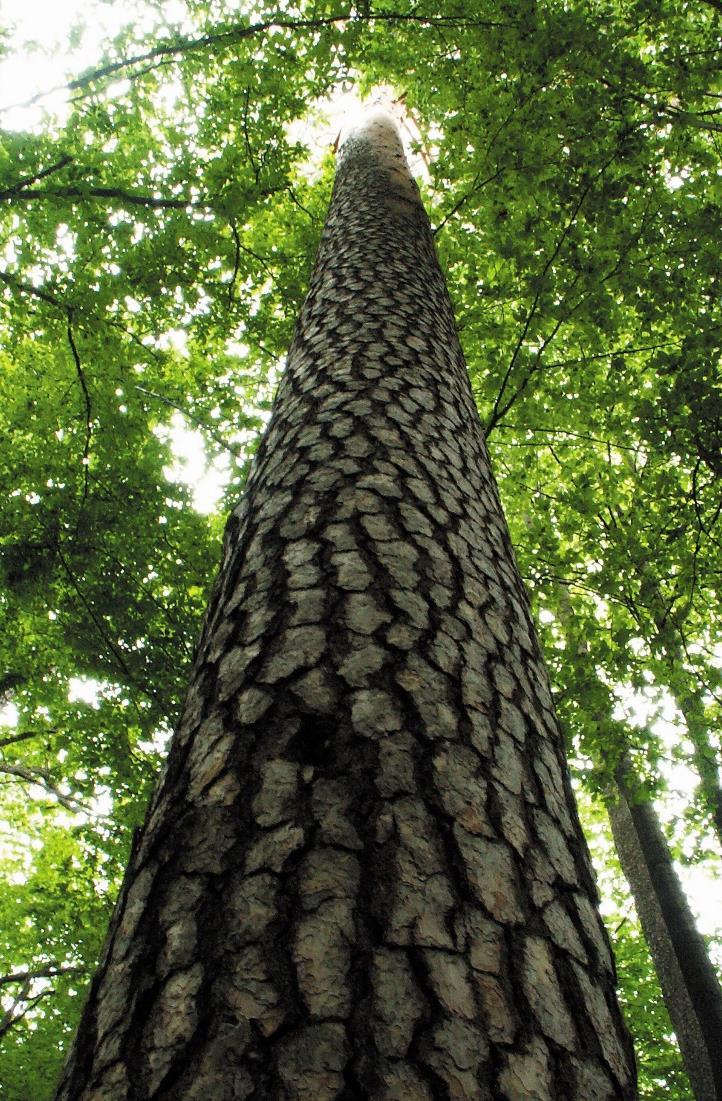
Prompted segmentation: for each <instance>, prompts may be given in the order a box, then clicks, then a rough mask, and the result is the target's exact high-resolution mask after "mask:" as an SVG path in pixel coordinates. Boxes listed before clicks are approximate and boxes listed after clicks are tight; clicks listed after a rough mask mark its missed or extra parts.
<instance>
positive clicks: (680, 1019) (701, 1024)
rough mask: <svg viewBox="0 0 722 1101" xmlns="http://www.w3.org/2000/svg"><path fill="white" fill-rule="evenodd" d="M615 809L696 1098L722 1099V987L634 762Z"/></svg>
mask: <svg viewBox="0 0 722 1101" xmlns="http://www.w3.org/2000/svg"><path fill="white" fill-rule="evenodd" d="M608 811H609V819H610V822H611V824H612V833H613V835H614V842H615V845H616V847H617V853H618V855H619V860H620V863H621V865H622V870H623V871H624V874H625V876H626V877H627V881H628V883H629V886H630V888H631V891H632V894H633V896H634V901H635V904H636V907H637V913H638V914H639V920H640V922H641V925H642V931H643V932H644V936H645V939H646V941H647V944H648V945H649V949H650V952H651V954H652V959H653V960H654V966H655V970H656V972H657V975H658V977H659V983H660V986H661V987H662V993H663V995H664V1000H665V1003H666V1006H667V1009H668V1011H669V1016H670V1018H671V1020H672V1026H673V1028H674V1031H675V1034H676V1036H677V1041H678V1043H679V1047H680V1051H681V1052H682V1058H683V1059H684V1066H685V1070H686V1071H687V1075H688V1077H689V1080H690V1085H691V1086H692V1090H693V1092H694V1096H695V1098H696V1099H697V1101H722V989H720V985H719V981H718V978H717V975H716V973H715V969H714V967H713V966H712V962H711V960H710V958H709V953H708V952H707V947H706V945H705V943H704V941H703V939H702V937H701V935H700V933H699V930H698V929H697V926H696V924H695V920H694V916H693V915H692V913H691V911H690V909H689V905H688V903H687V898H686V896H685V894H684V891H683V890H682V886H681V884H680V882H679V879H678V877H677V873H676V872H675V870H674V865H673V864H672V858H671V856H670V852H669V847H668V845H667V841H666V839H665V836H664V834H663V832H662V828H661V826H660V824H659V819H658V818H657V814H656V812H655V809H654V806H653V805H652V803H651V802H649V800H641V799H639V798H635V792H634V776H633V773H632V770H631V766H630V765H629V762H628V761H626V760H625V761H623V763H622V765H621V766H620V767H619V769H618V770H617V791H616V798H614V799H610V801H609V802H608Z"/></svg>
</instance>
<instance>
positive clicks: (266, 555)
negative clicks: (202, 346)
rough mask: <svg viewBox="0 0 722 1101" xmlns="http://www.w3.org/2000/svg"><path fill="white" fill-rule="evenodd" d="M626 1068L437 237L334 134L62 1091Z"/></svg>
mask: <svg viewBox="0 0 722 1101" xmlns="http://www.w3.org/2000/svg"><path fill="white" fill-rule="evenodd" d="M634 1073H635V1072H634V1060H633V1055H632V1052H631V1047H630V1043H629V1039H628V1036H627V1033H626V1031H625V1028H624V1026H623V1023H622V1020H621V1017H620V1014H619V1009H618V1007H617V1002H616V998H615V993H614V968H613V963H612V960H611V957H610V951H609V947H608V942H607V938H606V936H605V933H604V931H603V927H602V924H601V922H600V919H599V916H598V913H597V909H596V895H595V887H594V882H593V876H592V872H591V869H590V865H589V860H588V855H587V851H586V847H585V843H584V840H583V837H582V834H581V831H580V828H579V824H578V820H577V816H576V810H575V807H574V802H573V797H572V795H571V792H570V787H569V783H568V778H567V773H566V769H565V763H564V759H563V750H562V741H561V737H560V734H559V730H558V726H557V721H556V718H555V715H554V712H553V708H552V702H551V696H550V692H549V687H548V683H547V677H546V673H545V670H544V667H543V663H542V660H541V657H540V654H539V649H538V645H537V642H536V640H535V636H534V631H533V627H532V624H531V622H530V618H529V612H528V608H527V602H526V598H525V594H524V591H523V587H522V584H521V580H520V578H519V575H518V572H517V569H516V566H515V562H514V557H513V554H512V550H511V546H510V544H509V539H508V535H507V530H506V526H505V522H504V518H503V515H502V512H501V508H500V506H499V502H498V499H497V494H496V489H495V486H494V483H493V480H492V476H491V473H490V469H489V463H488V459H487V455H486V450H485V446H484V442H483V438H482V433H481V430H480V425H479V420H478V416H477V413H476V409H475V407H474V402H473V400H472V395H471V390H470V386H469V382H468V378H467V375H466V371H465V367H464V362H463V358H462V354H461V350H460V348H459V344H458V341H457V337H456V334H455V329H454V321H453V315H452V310H451V306H450V303H449V300H448V296H447V293H446V289H445V285H444V280H443V277H442V275H441V272H440V270H439V267H438V263H437V260H436V257H435V253H434V247H433V242H432V237H431V234H430V230H429V225H428V221H427V218H426V216H425V214H424V211H423V208H422V206H421V204H420V201H419V198H418V192H417V189H416V186H415V184H414V182H413V180H412V179H411V177H410V175H409V173H408V169H407V167H406V164H405V161H404V157H403V152H402V149H401V145H400V142H399V139H398V135H397V133H396V129H395V127H394V126H393V124H392V123H390V121H389V120H388V119H386V118H385V116H378V115H375V116H370V117H369V118H368V119H367V121H366V122H365V124H364V125H363V126H362V127H360V128H359V129H358V130H356V131H355V132H354V133H353V134H352V135H351V137H350V138H349V139H348V140H347V142H346V143H345V145H344V148H343V152H342V156H341V160H340V165H339V170H338V176H337V182H336V188H335V192H334V198H333V202H332V205H331V210H330V213H329V216H328V220H327V223H326V227H325V229H324V233H323V238H322V241H321V245H320V249H319V254H318V259H317V263H316V268H315V270H314V274H313V277H312V281H311V289H310V292H309V295H308V298H307V300H306V303H305V305H304V307H303V311H302V314H301V318H300V322H299V326H298V329H297V333H296V336H295V338H294V342H293V346H292V348H291V351H290V354H289V361H288V368H287V372H286V374H285V377H284V379H283V382H282V384H281V387H280V390H279V394H278V399H277V404H276V407H275V411H274V414H273V417H272V420H271V423H270V425H269V429H268V432H267V434H266V437H265V440H264V443H263V445H262V447H261V449H260V451H259V455H258V459H257V462H256V465H255V468H254V472H253V474H252V476H251V479H250V481H249V485H248V490H247V493H246V496H245V498H244V501H243V502H242V504H241V505H240V506H239V507H238V509H236V511H235V513H234V514H233V516H232V518H231V520H230V522H229V526H228V530H227V537H226V544H225V557H224V562H223V565H222V570H221V574H220V577H219V580H218V582H217V586H216V589H215V594H214V597H213V600H212V603H211V606H210V608H209V612H208V615H207V620H206V626H205V630H204V633H203V636H202V639H201V644H200V648H199V653H198V657H197V661H196V664H195V669H194V672H193V679H192V683H191V687H190V692H189V696H188V700H187V704H186V708H185V712H184V716H183V719H182V721H181V723H180V727H179V729H178V731H177V733H176V735H175V738H174V741H173V745H172V748H171V752H170V756H169V761H168V766H167V770H166V774H165V777H164V779H163V781H162V783H161V784H160V786H159V789H158V791H157V793H156V795H155V797H154V800H153V802H152V805H151V808H150V811H149V815H148V818H147V821H146V824H145V827H144V831H143V834H142V838H141V840H140V841H139V844H138V845H137V846H136V848H135V850H134V852H133V855H132V859H131V862H130V867H129V871H128V874H127V878H126V882H125V886H124V888H123V891H122V895H121V899H120V901H119V904H118V909H117V912H116V916H115V918H114V921H113V924H112V929H111V935H110V938H109V942H108V945H107V948H106V951H105V955H104V958H103V960H102V963H101V965H100V969H99V971H98V974H97V976H96V979H95V981H94V984H93V987H92V990H91V994H90V998H89V1001H88V1005H87V1008H86V1011H85V1015H84V1017H83V1021H82V1024H81V1028H80V1032H79V1035H78V1038H77V1041H76V1044H75V1048H74V1051H73V1053H72V1056H71V1058H70V1060H69V1062H68V1065H67V1068H66V1072H65V1077H64V1080H63V1083H62V1085H61V1087H60V1090H59V1093H58V1095H57V1097H58V1099H62V1101H121V1099H123V1101H131V1099H132V1101H145V1099H149V1098H153V1099H167V1101H170V1099H171V1098H173V1099H174V1101H225V1099H227V1101H235V1099H252V1101H281V1099H295V1101H332V1099H343V1101H352V1099H358V1101H361V1099H364V1101H365V1099H378V1101H434V1099H437V1098H438V1099H440V1101H441V1099H443V1101H488V1099H497V1098H499V1099H506V1101H533V1099H536V1101H557V1099H561V1098H564V1099H567V1101H574V1099H575V1101H591V1099H592V1098H594V1099H595V1101H607V1099H608V1101H611V1099H621V1098H632V1097H633V1096H634V1095H635V1085H634Z"/></svg>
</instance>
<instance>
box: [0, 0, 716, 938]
mask: <svg viewBox="0 0 722 1101" xmlns="http://www.w3.org/2000/svg"><path fill="white" fill-rule="evenodd" d="M141 9H142V10H144V11H145V12H146V13H147V12H148V7H147V6H145V5H144V4H143V2H142V0H124V2H123V3H114V2H113V0H0V28H7V29H10V28H14V30H15V34H14V35H13V36H12V37H11V39H10V42H12V46H13V55H12V56H11V57H8V58H7V60H4V61H0V116H1V117H0V125H2V126H4V127H6V128H8V129H39V128H40V127H41V126H42V125H43V120H44V117H45V110H49V111H51V112H52V113H53V114H56V115H59V116H61V117H62V114H63V107H64V103H65V95H64V93H63V92H62V91H61V92H57V91H55V92H53V93H52V94H51V95H48V96H43V97H42V99H41V100H39V101H38V102H37V103H36V104H33V105H31V106H27V107H15V108H13V109H12V110H8V107H9V106H10V105H14V104H22V103H24V102H25V101H26V100H28V99H31V98H32V97H34V96H36V95H38V94H39V93H42V92H49V91H51V90H52V89H53V88H55V87H56V86H57V85H62V84H63V82H64V80H65V79H67V75H68V74H71V75H74V74H77V73H78V72H81V71H82V70H83V69H85V68H88V67H91V66H92V65H93V64H95V63H96V62H97V60H98V58H99V55H100V44H101V43H102V42H103V41H104V40H106V39H107V38H108V37H109V36H112V35H113V34H116V33H117V32H118V31H119V30H120V29H121V28H122V27H123V26H126V25H127V24H128V23H129V22H131V21H132V20H133V18H134V13H137V12H138V11H139V10H141ZM158 11H160V12H161V14H162V15H163V16H165V18H166V19H167V20H169V21H176V20H178V21H180V20H181V19H182V17H183V12H184V5H183V4H182V3H180V2H179V0H164V2H163V3H159V4H158V5H156V13H157V12H158ZM136 17H137V16H136ZM79 21H80V22H81V23H82V26H83V34H82V40H81V42H80V44H78V35H76V34H75V33H74V29H75V28H76V26H77V24H78V22H79ZM8 44H10V43H8ZM33 46H35V48H33ZM38 50H39V51H40V52H38ZM328 108H329V109H328V110H327V112H326V113H327V115H328V118H327V121H326V122H325V123H323V124H320V123H319V120H318V118H315V119H313V122H312V125H313V126H314V134H315V141H314V142H311V141H308V142H307V144H309V145H311V146H313V145H314V144H315V145H316V146H317V147H318V146H321V147H322V146H323V145H328V144H330V143H332V142H333V141H334V139H335V137H336V135H337V133H338V131H339V129H340V127H341V125H342V123H343V122H344V121H345V122H348V119H349V116H350V115H352V114H354V113H356V111H358V109H359V100H358V98H357V97H356V96H355V95H353V94H350V95H346V96H342V97H339V98H338V100H336V101H334V103H333V104H330V105H328ZM311 117H312V118H313V115H312V116H311ZM298 125H299V129H298V133H296V132H295V131H294V136H295V137H297V138H299V139H300V140H304V139H306V138H307V131H308V129H309V124H308V123H307V122H304V123H299V124H298ZM319 126H321V134H320V135H319V133H318V127H319ZM414 136H416V135H414ZM412 168H413V170H414V171H415V172H417V173H421V172H423V171H424V166H423V163H422V162H421V160H420V158H418V159H415V161H414V163H413V164H412ZM169 436H170V438H171V441H172V444H173V450H174V453H175V456H176V461H175V463H174V465H173V467H170V468H168V469H167V471H166V474H167V476H168V477H169V478H171V479H172V480H178V481H183V482H185V483H186V484H188V485H191V486H193V487H194V499H195V505H196V508H198V510H199V511H203V512H209V511H211V510H212V509H213V508H214V507H215V505H216V502H217V501H218V499H219V497H220V494H221V492H222V488H223V485H224V483H225V479H226V478H227V463H225V462H224V460H223V459H220V460H217V461H216V462H214V463H209V462H208V460H207V458H206V456H205V452H204V449H203V440H202V437H201V435H200V433H199V432H197V431H196V430H194V429H192V427H191V426H190V425H188V424H187V423H186V422H184V421H183V419H182V418H181V417H180V416H179V415H176V416H175V417H174V418H173V419H172V421H171V424H170V426H169ZM627 702H628V709H629V710H630V712H631V714H632V715H636V716H637V718H638V721H642V720H643V719H644V718H645V716H646V712H647V711H648V709H649V707H650V706H651V704H650V701H649V700H645V699H644V698H642V697H641V696H638V697H637V698H634V697H633V696H632V695H631V694H630V696H629V700H628V701H627ZM625 709H627V708H626V707H625ZM673 717H674V716H673V714H672V713H671V712H670V706H669V705H668V704H667V703H666V702H664V701H663V702H662V715H661V718H660V720H659V721H660V722H661V723H662V724H663V725H662V727H661V728H660V729H661V731H662V737H663V738H664V739H666V740H667V742H668V744H671V743H672V742H673V740H674V739H675V738H677V737H678V736H679V734H678V728H677V727H675V726H674V725H673V724H672V721H671V720H672V719H673ZM695 783H696V778H695V776H694V774H693V773H692V772H691V771H690V770H689V769H685V768H683V767H681V766H675V768H674V770H673V773H670V784H671V786H672V787H673V789H674V790H676V791H677V792H678V793H679V794H678V795H677V796H676V798H675V797H673V796H670V797H669V798H668V799H666V800H665V806H664V808H663V813H665V814H667V815H674V814H680V813H681V811H682V809H683V808H684V805H685V795H686V794H687V793H689V791H691V790H692V788H693V787H694V786H695ZM712 847H714V846H712ZM716 872H718V869H714V868H712V867H710V866H709V865H708V864H699V865H697V866H695V867H687V868H681V869H680V874H681V878H682V880H683V882H684V885H685V888H686V890H687V892H688V895H689V898H690V902H691V904H692V905H693V908H694V909H695V910H696V912H697V914H698V916H699V919H700V927H701V929H702V931H703V932H705V933H709V934H715V933H717V932H718V931H719V929H720V915H722V876H719V874H716Z"/></svg>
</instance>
